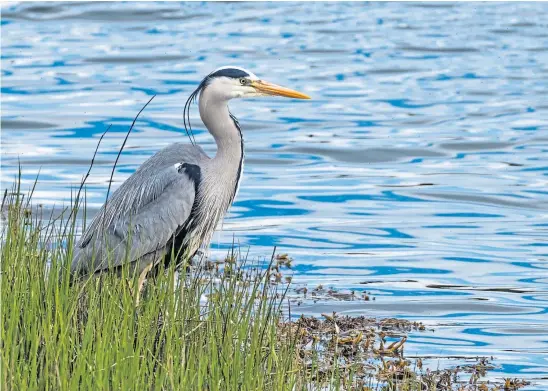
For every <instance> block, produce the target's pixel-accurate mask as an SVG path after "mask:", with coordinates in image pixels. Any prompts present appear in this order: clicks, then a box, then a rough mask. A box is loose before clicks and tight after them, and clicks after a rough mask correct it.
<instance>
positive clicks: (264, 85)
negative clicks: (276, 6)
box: [70, 67, 310, 290]
mask: <svg viewBox="0 0 548 391" xmlns="http://www.w3.org/2000/svg"><path fill="white" fill-rule="evenodd" d="M260 96H282V97H287V98H295V99H310V97H309V96H308V95H306V94H304V93H301V92H298V91H295V90H292V89H289V88H286V87H282V86H279V85H276V84H273V83H269V82H267V81H264V80H261V79H259V78H258V77H257V76H256V75H255V74H253V73H252V72H250V71H248V70H245V69H244V68H240V67H221V68H218V69H216V70H215V71H213V72H211V73H210V74H208V75H207V76H206V77H205V78H204V79H203V80H202V81H201V83H200V84H199V85H198V87H197V88H196V90H194V92H192V94H191V95H190V96H189V98H188V99H187V101H186V103H185V106H184V111H183V117H184V125H185V130H187V133H188V134H189V138H190V141H191V142H190V143H182V142H176V143H173V144H171V145H168V146H167V147H165V148H164V149H162V150H160V151H158V152H157V153H156V154H154V155H153V156H152V157H150V158H149V159H148V160H146V161H145V162H144V163H143V164H142V165H141V166H140V167H139V168H137V170H136V171H135V172H134V173H133V174H132V175H131V176H130V177H129V178H128V179H127V180H126V181H124V182H123V183H122V185H120V187H119V188H118V189H117V190H116V191H115V192H114V193H113V194H112V196H111V197H110V198H108V199H107V200H106V201H105V204H104V205H103V206H102V207H101V209H100V210H99V212H98V213H97V215H96V216H95V218H94V219H93V220H92V222H91V224H90V225H89V226H88V227H87V229H86V230H85V231H84V233H83V235H82V236H81V238H80V239H79V241H78V242H77V243H76V245H75V247H74V250H73V258H72V264H71V267H70V269H71V274H72V275H75V276H80V277H82V276H88V275H96V274H98V273H101V272H104V271H106V270H109V269H113V268H117V269H119V268H120V267H121V266H123V265H129V266H130V267H131V270H133V272H135V273H137V274H138V275H139V280H138V281H139V282H138V284H139V290H141V288H142V286H143V283H144V281H145V279H146V276H147V274H148V273H149V272H150V271H151V270H153V269H157V268H158V267H159V266H160V265H162V264H163V265H165V266H167V265H170V264H171V263H172V262H176V263H175V265H176V266H175V267H178V266H180V265H181V264H183V263H184V262H185V261H188V260H190V259H192V257H194V255H195V254H196V253H197V252H198V251H199V250H200V251H201V250H202V249H207V248H208V247H209V244H210V242H211V239H212V236H213V233H214V231H215V229H216V227H217V225H218V224H219V222H220V221H221V220H222V219H223V218H224V216H225V214H226V213H227V211H228V209H229V208H230V206H231V205H232V203H233V202H234V199H235V197H236V195H237V193H238V188H239V185H240V181H241V179H242V174H243V168H244V141H243V137H242V131H241V128H240V125H239V123H238V120H237V119H236V117H235V116H234V115H232V113H231V112H230V110H229V107H228V102H229V101H230V100H231V99H234V98H247V97H260ZM196 98H198V106H199V112H200V118H201V119H202V121H203V123H204V125H205V126H206V128H207V130H208V131H209V133H210V134H211V135H212V136H213V138H214V140H215V143H216V144H217V151H216V154H215V156H214V157H209V156H208V155H207V154H206V153H205V152H204V150H203V149H202V148H201V147H200V146H198V145H197V144H196V143H195V141H194V139H193V135H192V128H191V127H190V114H189V111H190V106H191V103H192V102H193V101H195V100H196Z"/></svg>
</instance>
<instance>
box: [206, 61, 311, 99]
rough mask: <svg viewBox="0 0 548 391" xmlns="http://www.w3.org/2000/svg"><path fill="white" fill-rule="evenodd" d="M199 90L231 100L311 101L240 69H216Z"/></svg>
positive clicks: (303, 95) (295, 92) (302, 95)
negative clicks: (251, 98) (269, 98)
mask: <svg viewBox="0 0 548 391" xmlns="http://www.w3.org/2000/svg"><path fill="white" fill-rule="evenodd" d="M198 90H201V92H202V93H205V92H206V91H207V94H208V95H209V96H212V97H215V98H218V99H221V100H230V99H233V98H247V97H254V96H284V97H287V98H295V99H310V97H309V96H308V95H306V94H303V93H301V92H298V91H295V90H292V89H289V88H286V87H282V86H279V85H276V84H272V83H269V82H267V81H264V80H261V79H259V78H258V77H257V76H255V75H254V74H253V73H252V72H249V71H247V70H245V69H243V68H238V67H231V66H228V67H222V68H219V69H216V70H215V71H213V72H212V73H210V74H209V75H207V76H206V77H205V79H204V80H203V81H202V82H201V83H200V86H199V87H198Z"/></svg>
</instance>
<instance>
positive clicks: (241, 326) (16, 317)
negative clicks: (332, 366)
mask: <svg viewBox="0 0 548 391" xmlns="http://www.w3.org/2000/svg"><path fill="white" fill-rule="evenodd" d="M12 194H14V195H12V196H9V195H8V196H7V199H5V200H4V201H5V202H4V206H3V209H4V212H5V213H4V214H5V216H4V218H5V220H4V226H3V231H2V238H1V241H2V263H1V269H2V277H1V283H2V286H1V305H2V307H1V312H2V314H1V320H2V330H1V339H2V345H1V372H2V375H1V376H2V377H1V381H2V388H3V389H4V390H49V389H53V390H58V389H59V390H75V389H90V390H97V389H105V390H106V389H122V390H126V389H136V390H144V389H155V390H156V389H168V390H183V389H184V390H226V389H233V390H237V389H243V390H259V389H272V390H287V389H292V388H293V387H294V385H295V384H296V383H297V377H298V375H297V372H298V370H297V367H296V349H295V345H294V343H293V341H292V340H291V338H289V337H288V338H287V339H285V340H283V339H281V338H280V337H279V335H278V332H277V327H278V323H279V322H280V321H281V303H282V299H283V295H284V292H283V291H279V289H278V288H276V287H275V286H273V285H272V284H270V283H269V280H270V275H269V271H268V268H264V267H263V268H253V267H251V266H250V265H247V266H246V265H244V264H239V265H238V266H237V265H235V264H227V265H226V266H225V267H224V269H223V271H221V272H218V271H215V270H213V271H209V272H208V271H204V270H201V271H200V270H198V271H193V272H189V273H188V274H187V273H186V272H184V271H183V272H182V273H181V275H180V276H179V278H175V271H174V270H173V269H172V268H170V269H167V270H165V272H163V273H159V275H158V276H157V277H156V278H155V280H154V281H151V282H149V283H147V284H146V286H145V289H144V291H143V292H142V295H141V297H140V302H139V304H138V305H137V304H136V302H137V300H136V298H137V295H138V292H137V289H136V284H137V278H136V276H131V275H129V272H128V271H127V270H123V271H122V276H121V277H119V276H118V275H115V274H114V273H105V274H104V275H103V276H101V278H91V279H87V280H86V281H81V282H77V283H75V284H71V283H70V279H69V273H68V272H67V265H69V264H70V259H71V251H70V250H67V248H69V249H70V248H71V247H72V243H73V241H74V224H73V222H72V221H64V220H63V219H60V220H58V221H57V222H56V224H48V223H47V222H48V221H49V220H48V219H45V220H46V223H44V222H43V221H44V216H36V214H39V209H38V210H36V209H35V210H33V211H32V212H31V204H30V203H29V202H28V201H24V197H21V196H20V195H19V189H15V191H14V192H13V193H12ZM66 214H67V215H68V214H69V213H66ZM6 215H7V216H6ZM73 220H74V219H73ZM206 297H207V299H206Z"/></svg>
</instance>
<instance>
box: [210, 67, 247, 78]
mask: <svg viewBox="0 0 548 391" xmlns="http://www.w3.org/2000/svg"><path fill="white" fill-rule="evenodd" d="M222 76H224V77H232V78H234V79H240V78H245V77H249V76H250V74H249V73H247V72H245V71H242V70H241V69H236V68H225V69H219V70H218V71H217V72H214V73H212V74H211V75H209V77H222Z"/></svg>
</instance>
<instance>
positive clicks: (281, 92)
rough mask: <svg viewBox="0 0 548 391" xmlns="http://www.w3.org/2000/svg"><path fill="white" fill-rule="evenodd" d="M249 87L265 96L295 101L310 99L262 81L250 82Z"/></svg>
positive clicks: (297, 92) (304, 95)
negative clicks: (275, 96)
mask: <svg viewBox="0 0 548 391" xmlns="http://www.w3.org/2000/svg"><path fill="white" fill-rule="evenodd" d="M251 86H252V87H254V88H255V89H256V90H257V91H258V92H261V93H263V94H266V95H277V96H285V97H287V98H295V99H310V97H309V96H308V95H306V94H303V93H302V92H299V91H295V90H292V89H290V88H285V87H282V86H278V85H276V84H272V83H269V82H267V81H264V80H255V81H252V82H251Z"/></svg>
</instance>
